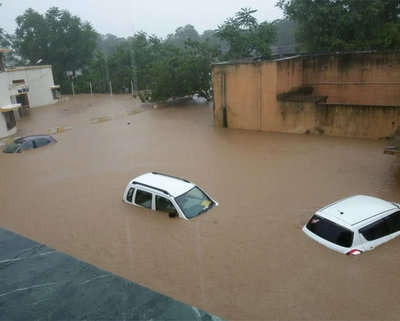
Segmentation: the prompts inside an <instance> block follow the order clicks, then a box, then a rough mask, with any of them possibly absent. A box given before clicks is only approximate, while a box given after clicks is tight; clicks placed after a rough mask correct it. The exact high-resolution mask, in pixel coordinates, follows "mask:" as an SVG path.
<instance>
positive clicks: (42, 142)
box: [35, 137, 50, 148]
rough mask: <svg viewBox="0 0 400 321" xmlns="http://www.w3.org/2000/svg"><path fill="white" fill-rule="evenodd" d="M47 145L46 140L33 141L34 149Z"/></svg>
mask: <svg viewBox="0 0 400 321" xmlns="http://www.w3.org/2000/svg"><path fill="white" fill-rule="evenodd" d="M48 143H50V141H49V140H48V139H47V138H44V137H41V138H37V139H35V145H36V148H37V147H41V146H44V145H47V144H48Z"/></svg>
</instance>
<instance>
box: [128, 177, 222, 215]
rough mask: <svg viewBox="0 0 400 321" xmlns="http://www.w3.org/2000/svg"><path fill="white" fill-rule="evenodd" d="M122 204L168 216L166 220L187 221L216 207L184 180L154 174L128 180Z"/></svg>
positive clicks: (201, 192)
mask: <svg viewBox="0 0 400 321" xmlns="http://www.w3.org/2000/svg"><path fill="white" fill-rule="evenodd" d="M122 200H123V201H124V202H126V203H128V204H133V205H136V206H140V207H145V208H149V209H152V210H157V211H163V212H167V213H169V216H170V217H176V216H178V217H180V218H183V219H185V220H188V219H191V218H193V217H195V216H197V215H200V214H201V213H204V212H206V211H207V210H209V209H210V208H212V207H214V206H217V205H218V203H217V202H216V201H215V200H213V199H212V198H211V197H210V196H208V195H207V194H206V192H204V191H203V190H202V189H201V188H200V187H198V186H196V185H195V184H193V183H192V182H189V181H188V180H186V179H183V178H179V177H175V176H171V175H166V174H162V173H158V172H152V173H146V174H143V175H141V176H138V177H136V178H134V179H133V180H131V181H130V182H129V183H128V185H127V186H126V188H125V191H124V195H123V198H122Z"/></svg>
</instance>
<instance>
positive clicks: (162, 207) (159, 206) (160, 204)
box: [156, 195, 176, 213]
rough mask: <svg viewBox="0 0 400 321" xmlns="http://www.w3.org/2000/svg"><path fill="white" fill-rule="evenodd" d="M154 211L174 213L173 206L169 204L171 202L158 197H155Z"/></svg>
mask: <svg viewBox="0 0 400 321" xmlns="http://www.w3.org/2000/svg"><path fill="white" fill-rule="evenodd" d="M156 210H157V211H162V212H167V213H176V209H175V206H174V205H173V204H172V203H171V201H170V200H169V199H166V198H165V197H162V196H158V195H156Z"/></svg>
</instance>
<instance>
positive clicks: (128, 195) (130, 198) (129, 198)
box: [126, 187, 135, 202]
mask: <svg viewBox="0 0 400 321" xmlns="http://www.w3.org/2000/svg"><path fill="white" fill-rule="evenodd" d="M134 191H135V189H134V188H133V187H131V188H130V189H129V191H128V193H127V194H126V200H127V201H128V202H132V197H133V192H134Z"/></svg>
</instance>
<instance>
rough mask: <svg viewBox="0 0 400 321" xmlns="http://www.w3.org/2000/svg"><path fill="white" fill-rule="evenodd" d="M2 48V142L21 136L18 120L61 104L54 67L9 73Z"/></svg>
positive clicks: (33, 68)
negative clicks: (29, 112) (40, 107)
mask: <svg viewBox="0 0 400 321" xmlns="http://www.w3.org/2000/svg"><path fill="white" fill-rule="evenodd" d="M7 51H8V49H1V48H0V138H3V137H7V136H10V135H13V134H15V133H16V132H17V127H16V119H18V118H19V117H20V116H23V115H24V113H26V112H27V111H29V109H30V108H34V107H38V106H43V105H50V104H53V103H55V102H57V91H58V89H59V86H55V85H54V79H53V72H52V69H51V66H50V65H45V66H28V67H16V68H12V69H6V68H5V67H4V63H3V53H5V52H7Z"/></svg>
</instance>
